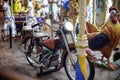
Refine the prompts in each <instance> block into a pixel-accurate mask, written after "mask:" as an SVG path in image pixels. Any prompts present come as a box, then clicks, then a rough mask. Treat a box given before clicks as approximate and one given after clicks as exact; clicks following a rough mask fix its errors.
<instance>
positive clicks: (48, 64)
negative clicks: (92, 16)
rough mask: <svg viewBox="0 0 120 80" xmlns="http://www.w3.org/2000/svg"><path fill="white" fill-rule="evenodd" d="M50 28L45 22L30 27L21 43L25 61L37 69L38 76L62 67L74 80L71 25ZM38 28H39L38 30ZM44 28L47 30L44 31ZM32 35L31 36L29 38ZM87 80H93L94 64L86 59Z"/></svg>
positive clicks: (75, 52) (74, 50)
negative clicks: (28, 34) (38, 69)
mask: <svg viewBox="0 0 120 80" xmlns="http://www.w3.org/2000/svg"><path fill="white" fill-rule="evenodd" d="M59 25H60V27H59V28H54V27H53V26H52V27H51V26H50V25H48V24H47V23H45V22H40V23H37V24H35V25H33V26H32V28H35V27H36V26H37V28H36V29H30V33H31V34H30V36H27V37H26V38H25V39H24V41H23V42H22V43H23V44H24V45H25V47H24V48H25V50H26V51H25V55H26V59H27V61H28V62H29V64H30V65H31V66H35V67H39V68H40V71H39V73H38V75H41V74H45V73H47V72H53V71H58V70H60V69H61V68H63V67H64V69H65V72H66V74H67V76H68V78H69V79H70V80H75V72H76V61H77V50H76V48H75V41H74V35H73V25H72V23H71V22H69V21H64V22H63V23H62V24H59ZM38 26H39V28H38ZM46 26H47V27H48V28H49V30H46ZM31 35H32V36H31ZM86 61H87V79H88V80H93V79H94V74H95V70H94V64H93V63H92V62H90V60H89V59H88V58H87V57H86Z"/></svg>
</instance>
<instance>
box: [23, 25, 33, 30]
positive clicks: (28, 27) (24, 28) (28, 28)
mask: <svg viewBox="0 0 120 80" xmlns="http://www.w3.org/2000/svg"><path fill="white" fill-rule="evenodd" d="M22 30H23V31H31V30H32V27H31V26H23V28H22Z"/></svg>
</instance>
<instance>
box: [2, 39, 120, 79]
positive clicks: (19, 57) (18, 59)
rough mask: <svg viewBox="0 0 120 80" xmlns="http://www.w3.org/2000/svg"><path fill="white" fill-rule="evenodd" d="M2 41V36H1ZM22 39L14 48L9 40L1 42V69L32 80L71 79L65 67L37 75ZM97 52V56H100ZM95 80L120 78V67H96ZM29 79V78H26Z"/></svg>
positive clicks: (16, 41) (36, 69) (17, 41)
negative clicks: (115, 68) (24, 51)
mask: <svg viewBox="0 0 120 80" xmlns="http://www.w3.org/2000/svg"><path fill="white" fill-rule="evenodd" d="M0 41H1V38H0ZM20 42H21V41H20V39H19V38H18V39H16V40H15V42H14V43H13V48H12V49H9V43H8V42H5V43H3V42H0V69H4V70H8V71H12V72H15V73H16V74H19V75H24V76H26V77H29V78H30V79H31V80H69V79H68V78H67V76H66V74H65V72H64V68H63V69H61V70H60V71H57V72H53V73H50V74H46V75H42V76H39V77H37V76H36V73H37V72H38V71H39V69H38V68H35V67H31V66H30V65H29V64H28V62H27V61H26V59H25V55H24V53H23V49H22V46H20V45H19V44H20ZM95 53H97V57H98V56H100V55H98V54H99V53H98V52H95ZM95 70H96V71H95V72H96V73H95V79H94V80H120V76H119V75H120V69H118V70H116V71H111V70H108V69H105V68H103V67H96V69H95ZM26 80H29V79H26Z"/></svg>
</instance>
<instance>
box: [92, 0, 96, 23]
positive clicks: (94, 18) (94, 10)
mask: <svg viewBox="0 0 120 80" xmlns="http://www.w3.org/2000/svg"><path fill="white" fill-rule="evenodd" d="M92 24H93V25H96V0H93V20H92Z"/></svg>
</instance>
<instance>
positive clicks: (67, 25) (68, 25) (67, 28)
mask: <svg viewBox="0 0 120 80" xmlns="http://www.w3.org/2000/svg"><path fill="white" fill-rule="evenodd" d="M64 30H65V31H69V32H71V31H73V24H72V23H71V22H65V23H64Z"/></svg>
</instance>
